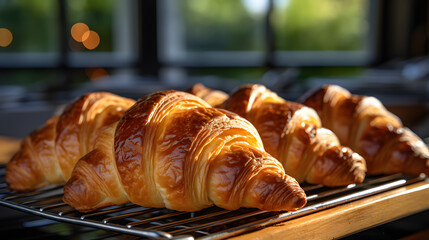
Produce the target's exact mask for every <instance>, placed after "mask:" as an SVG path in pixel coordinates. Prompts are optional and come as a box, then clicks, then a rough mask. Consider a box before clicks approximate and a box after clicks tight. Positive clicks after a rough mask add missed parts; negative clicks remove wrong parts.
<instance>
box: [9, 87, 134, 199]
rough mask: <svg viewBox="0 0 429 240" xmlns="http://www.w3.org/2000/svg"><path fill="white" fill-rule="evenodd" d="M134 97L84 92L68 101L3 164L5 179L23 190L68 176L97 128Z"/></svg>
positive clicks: (119, 114)
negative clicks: (61, 110)
mask: <svg viewBox="0 0 429 240" xmlns="http://www.w3.org/2000/svg"><path fill="white" fill-rule="evenodd" d="M134 103H135V101H134V100H131V99H127V98H123V97H119V96H116V95H114V94H111V93H107V92H94V93H89V94H86V95H84V96H82V97H80V98H79V99H77V100H76V101H73V102H72V103H70V104H68V105H67V107H66V108H65V109H64V111H63V112H62V113H61V114H60V115H59V116H54V117H52V118H51V119H49V120H48V121H47V122H46V124H45V125H43V126H41V127H40V128H38V129H36V130H34V131H33V132H32V133H31V134H30V135H29V136H28V137H27V138H26V139H25V140H24V141H23V143H22V145H21V148H20V150H19V151H18V153H17V154H16V155H15V156H14V157H13V158H12V160H11V161H10V162H9V163H8V164H7V167H6V182H7V183H8V185H9V187H10V188H11V189H13V190H18V191H26V190H33V189H37V188H40V187H43V186H46V185H50V184H60V183H64V181H66V180H68V179H69V178H70V174H71V172H72V170H73V167H74V165H75V163H76V162H77V161H78V160H79V159H80V158H81V157H82V156H83V155H85V154H86V153H87V152H89V151H90V150H92V148H93V145H94V143H95V138H96V137H97V136H98V134H99V133H100V130H101V129H102V128H103V127H104V126H106V125H109V124H111V123H113V122H116V121H118V120H119V119H120V118H121V117H122V115H123V113H124V112H125V110H127V109H128V108H129V107H131V105H133V104H134Z"/></svg>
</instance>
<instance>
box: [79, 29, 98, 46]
mask: <svg viewBox="0 0 429 240" xmlns="http://www.w3.org/2000/svg"><path fill="white" fill-rule="evenodd" d="M82 39H83V41H82V43H83V45H84V46H85V47H86V48H87V49H89V50H93V49H95V48H96V47H98V44H100V36H98V33H96V32H95V31H87V32H86V33H84V34H83V36H82Z"/></svg>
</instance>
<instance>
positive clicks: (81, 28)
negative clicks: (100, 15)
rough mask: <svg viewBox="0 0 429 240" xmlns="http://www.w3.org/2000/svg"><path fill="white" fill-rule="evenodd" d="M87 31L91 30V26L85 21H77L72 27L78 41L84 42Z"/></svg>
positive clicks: (72, 32) (73, 34) (74, 37)
mask: <svg viewBox="0 0 429 240" xmlns="http://www.w3.org/2000/svg"><path fill="white" fill-rule="evenodd" d="M87 32H89V27H88V25H86V24H85V23H75V24H74V25H73V26H72V28H71V35H72V37H73V39H74V40H75V41H76V42H83V41H84V40H85V39H84V35H85V33H87Z"/></svg>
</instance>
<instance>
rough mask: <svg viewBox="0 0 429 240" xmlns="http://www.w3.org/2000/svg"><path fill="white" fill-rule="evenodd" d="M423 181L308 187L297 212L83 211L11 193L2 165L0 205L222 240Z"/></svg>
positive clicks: (50, 192)
mask: <svg viewBox="0 0 429 240" xmlns="http://www.w3.org/2000/svg"><path fill="white" fill-rule="evenodd" d="M424 180H425V177H424V176H419V177H411V176H406V175H402V174H396V175H389V176H377V177H370V178H367V179H366V180H365V181H364V182H363V183H361V184H351V185H348V186H345V187H337V188H328V187H324V186H321V185H307V184H304V185H302V187H303V189H304V190H305V192H306V194H307V201H308V203H307V205H306V206H305V207H304V208H302V209H299V210H298V211H295V212H287V211H283V212H270V211H261V210H258V209H245V208H242V209H239V210H235V211H229V210H225V209H221V208H218V207H211V208H207V209H204V210H202V211H198V212H192V213H189V212H178V211H173V210H168V209H159V208H144V207H140V206H138V205H135V204H131V203H129V204H124V205H119V206H113V207H107V208H103V209H101V210H99V211H95V212H90V213H80V212H78V211H76V210H74V209H73V208H72V207H70V206H68V205H67V204H66V203H64V202H63V201H62V196H63V189H62V187H61V186H50V187H45V188H43V189H39V190H37V191H32V192H25V193H17V192H11V191H9V190H8V187H7V185H6V183H5V167H4V166H0V205H3V206H7V207H10V208H13V209H16V210H20V211H23V212H27V213H31V214H34V215H37V216H40V217H43V218H47V219H52V220H56V221H61V222H66V223H72V224H79V225H84V226H88V227H94V228H98V229H103V230H109V231H115V232H119V233H123V234H129V235H134V236H138V237H144V238H153V239H222V238H227V237H232V236H236V235H239V234H243V233H246V232H250V231H254V230H257V229H259V228H263V227H266V226H270V225H273V224H276V223H279V222H283V221H287V220H289V219H292V218H297V217H300V216H303V215H307V214H310V213H314V212H317V211H321V210H323V209H327V208H330V207H334V206H337V205H340V204H344V203H347V202H351V201H354V200H357V199H361V198H364V197H368V196H371V195H374V194H377V193H380V192H384V191H388V190H391V189H395V188H399V187H403V186H406V185H409V184H413V183H416V182H420V181H424Z"/></svg>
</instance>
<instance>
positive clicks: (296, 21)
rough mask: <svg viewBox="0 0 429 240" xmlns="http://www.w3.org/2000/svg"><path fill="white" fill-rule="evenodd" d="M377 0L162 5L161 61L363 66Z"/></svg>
mask: <svg viewBox="0 0 429 240" xmlns="http://www.w3.org/2000/svg"><path fill="white" fill-rule="evenodd" d="M375 8H376V2H375V1H369V0H352V1H341V0H323V1H321V0H265V1H264V0H232V1H210V0H179V1H177V0H163V1H160V4H159V10H160V29H159V30H160V42H161V46H160V48H159V50H160V58H161V61H163V62H164V63H165V64H166V65H173V66H177V65H178V66H180V65H181V66H202V67H206V66H264V64H266V63H267V60H270V61H271V64H272V65H274V66H290V65H309V66H320V65H364V64H368V63H369V62H370V61H371V60H372V59H371V57H372V54H373V51H374V50H373V48H372V47H373V44H374V42H375V34H374V28H375V26H376V22H375V19H376V18H375V17H374V16H373V13H374V9H375Z"/></svg>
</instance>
